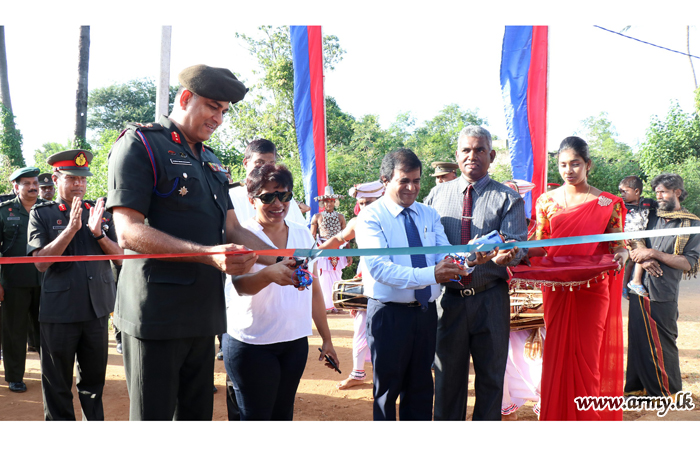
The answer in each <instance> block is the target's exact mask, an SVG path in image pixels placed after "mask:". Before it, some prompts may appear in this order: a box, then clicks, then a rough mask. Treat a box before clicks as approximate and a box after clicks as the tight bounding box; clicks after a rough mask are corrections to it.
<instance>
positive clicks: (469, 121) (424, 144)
mask: <svg viewBox="0 0 700 450" xmlns="http://www.w3.org/2000/svg"><path fill="white" fill-rule="evenodd" d="M467 125H488V123H487V121H486V119H484V118H481V117H479V110H478V109H474V110H470V109H466V110H463V109H462V108H460V106H459V105H457V104H456V103H452V104H450V105H446V106H445V107H444V108H443V109H442V110H441V111H440V112H439V113H438V115H437V116H435V117H434V118H432V119H431V120H428V121H427V122H426V123H425V124H424V125H423V126H421V127H418V128H417V129H416V130H415V131H414V132H413V135H412V136H411V137H410V138H408V141H407V145H408V147H409V148H411V149H412V150H413V151H415V152H416V154H417V155H418V157H419V158H420V159H421V161H422V162H423V163H424V167H423V173H424V175H425V176H424V177H423V183H422V184H421V190H420V194H419V196H418V198H424V197H425V196H426V195H428V193H429V192H430V190H431V189H432V188H433V187H434V186H435V178H434V177H431V176H429V175H428V173H429V171H430V170H431V167H430V163H431V162H433V161H454V160H455V151H456V150H457V141H458V139H459V132H460V131H462V128H464V127H466V126H467Z"/></svg>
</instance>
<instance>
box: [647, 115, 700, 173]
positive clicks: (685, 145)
mask: <svg viewBox="0 0 700 450" xmlns="http://www.w3.org/2000/svg"><path fill="white" fill-rule="evenodd" d="M639 154H640V162H641V166H642V168H643V169H644V171H645V172H646V173H655V172H657V171H658V170H661V169H663V168H664V167H667V166H670V165H673V164H679V163H682V162H683V161H686V160H688V159H689V158H691V157H697V156H700V116H698V112H697V111H696V112H692V113H685V112H683V110H682V109H681V107H680V105H679V104H678V103H677V102H676V103H674V104H671V107H670V108H669V111H668V114H667V115H666V117H665V118H664V119H660V118H659V117H656V116H655V117H654V118H653V119H652V122H651V125H650V126H649V128H648V129H647V133H646V139H645V141H644V142H643V143H642V145H641V149H640V152H639Z"/></svg>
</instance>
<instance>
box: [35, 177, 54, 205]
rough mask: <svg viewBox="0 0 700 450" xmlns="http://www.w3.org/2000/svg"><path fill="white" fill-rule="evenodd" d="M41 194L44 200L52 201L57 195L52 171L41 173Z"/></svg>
mask: <svg viewBox="0 0 700 450" xmlns="http://www.w3.org/2000/svg"><path fill="white" fill-rule="evenodd" d="M39 191H40V193H39V195H40V196H41V198H43V199H44V200H46V201H48V202H50V201H52V200H53V197H54V195H56V186H55V185H54V184H53V178H52V177H51V174H50V173H40V174H39Z"/></svg>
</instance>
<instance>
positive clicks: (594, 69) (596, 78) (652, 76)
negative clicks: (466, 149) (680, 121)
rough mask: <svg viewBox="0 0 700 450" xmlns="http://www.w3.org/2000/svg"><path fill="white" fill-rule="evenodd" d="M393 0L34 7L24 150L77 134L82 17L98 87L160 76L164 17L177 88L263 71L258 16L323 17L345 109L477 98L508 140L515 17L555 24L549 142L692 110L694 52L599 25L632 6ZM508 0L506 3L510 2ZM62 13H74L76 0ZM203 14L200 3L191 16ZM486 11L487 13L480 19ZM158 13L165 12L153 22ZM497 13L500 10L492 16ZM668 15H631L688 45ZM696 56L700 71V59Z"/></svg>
mask: <svg viewBox="0 0 700 450" xmlns="http://www.w3.org/2000/svg"><path fill="white" fill-rule="evenodd" d="M30 3H31V2H30ZM178 3H179V2H171V3H168V4H169V5H176V4H178ZM214 3H216V2H214ZM306 3H308V4H311V5H320V4H324V3H323V2H306ZM88 4H90V5H93V3H88ZM389 4H390V5H393V7H391V6H386V5H385V4H381V6H379V3H377V4H376V5H375V4H374V2H365V1H360V2H356V3H353V4H352V5H354V6H350V5H351V4H350V3H343V5H346V6H342V7H339V6H335V7H331V9H328V8H326V9H325V10H324V12H323V13H319V14H309V15H308V16H307V15H305V14H300V13H299V12H298V11H297V12H288V11H289V10H287V9H284V8H285V7H282V6H280V5H282V4H279V3H276V2H266V1H262V0H261V1H259V2H258V3H256V5H258V7H257V8H256V9H251V7H246V8H248V9H247V10H245V9H244V10H240V11H239V9H238V7H237V6H236V7H234V6H230V5H231V3H225V5H228V6H221V7H219V8H212V9H213V10H214V11H216V12H217V14H216V16H215V17H216V18H217V19H220V20H217V21H211V19H209V20H207V21H205V22H199V24H198V25H197V26H193V24H191V23H189V22H187V21H185V19H186V17H188V16H183V15H182V14H174V15H173V12H172V11H170V13H169V14H166V15H164V16H163V15H159V14H156V13H155V12H154V11H156V12H157V11H158V10H156V9H153V8H151V9H148V8H146V9H144V10H141V11H134V9H133V8H129V9H123V8H115V9H113V10H105V11H103V12H102V13H100V14H87V15H85V13H83V14H81V15H78V16H77V17H71V18H70V20H52V11H51V10H47V12H46V14H45V15H42V17H41V18H40V19H36V18H35V17H32V19H31V20H29V19H27V17H26V15H23V14H18V15H13V14H8V16H7V17H10V19H9V20H6V21H5V39H6V49H7V58H8V67H9V79H10V90H11V98H12V104H13V108H14V113H15V115H16V116H17V125H18V127H19V129H20V130H21V132H22V134H23V136H24V146H23V148H24V153H25V158H26V159H27V162H28V163H30V162H31V160H32V159H33V152H34V150H35V149H37V148H39V147H40V146H41V145H42V144H43V143H45V142H59V143H66V142H67V141H68V140H69V139H70V137H71V135H72V131H73V122H74V112H73V111H74V103H75V89H76V84H77V42H78V34H79V29H78V26H79V24H81V23H83V24H89V25H91V46H90V73H89V81H88V85H89V88H90V89H94V88H97V87H102V86H107V85H109V84H112V83H115V82H117V83H122V82H126V81H128V80H131V79H134V78H142V77H151V78H155V77H156V76H157V73H158V72H157V71H158V65H159V59H158V55H159V49H160V26H161V25H162V24H173V29H172V56H171V84H177V73H178V72H179V71H180V70H182V69H183V68H185V67H187V66H189V65H192V64H198V63H205V64H208V65H212V66H219V67H227V68H230V69H231V70H233V71H234V72H237V73H240V74H241V76H242V78H243V79H244V80H245V79H248V80H252V79H254V78H255V75H254V74H253V73H252V71H253V70H254V69H255V68H256V66H255V59H254V58H253V57H251V56H250V55H248V53H247V52H246V50H245V49H244V48H242V47H241V45H240V42H239V41H238V40H236V39H235V38H234V36H233V34H234V32H235V31H238V32H243V33H247V34H251V33H255V32H256V27H257V26H258V25H260V24H273V25H282V24H285V25H286V24H289V23H293V24H300V23H309V24H319V23H320V24H321V25H323V27H324V28H323V31H324V33H325V34H335V35H337V36H338V38H339V40H340V44H341V46H342V48H343V49H345V50H346V54H345V55H344V59H343V61H342V62H340V63H339V64H338V65H337V67H336V70H335V71H333V72H329V73H326V85H325V86H326V95H329V96H333V97H335V98H336V100H337V101H338V104H339V105H340V107H341V108H342V109H343V110H344V111H346V112H348V113H350V114H352V115H354V116H355V117H357V118H359V117H361V116H362V115H364V114H377V115H379V117H380V120H381V123H382V124H383V125H384V126H388V125H389V124H390V123H391V122H392V121H393V120H394V119H395V118H396V116H397V114H398V113H400V112H410V113H411V114H412V115H413V117H414V118H415V119H416V123H417V124H418V125H420V124H421V123H422V122H423V121H425V120H429V119H430V118H432V117H434V116H435V115H436V114H437V113H438V112H439V111H440V109H441V108H443V107H444V106H445V105H447V104H450V103H457V104H458V105H460V106H461V107H462V108H469V109H475V108H478V109H479V112H480V115H481V116H483V117H485V118H486V119H487V120H488V128H489V129H490V130H491V131H492V133H493V134H495V135H498V136H499V137H501V138H505V137H506V135H507V132H506V125H505V119H504V113H503V101H502V98H501V91H500V85H499V70H500V59H501V46H502V39H503V31H504V23H512V24H518V23H527V22H528V21H529V22H530V23H550V24H551V25H550V41H549V42H550V52H549V58H550V59H549V61H550V62H549V65H550V67H549V70H550V71H549V101H548V113H549V114H548V117H549V119H548V120H549V127H548V138H547V142H548V148H549V149H556V148H557V147H558V143H559V142H560V141H561V140H562V139H563V138H564V137H566V136H568V135H571V134H573V133H574V132H576V131H577V129H579V128H580V121H581V120H582V119H584V118H586V117H588V116H591V115H597V114H598V113H600V112H602V111H606V112H608V114H609V118H610V120H611V121H612V123H613V125H614V126H615V127H616V129H617V131H618V133H619V138H620V139H621V140H622V141H623V142H625V143H627V144H629V145H631V146H633V147H636V146H637V145H638V144H639V143H640V142H641V141H643V139H644V133H645V130H646V129H647V127H648V125H649V123H650V119H651V117H652V116H653V115H661V116H663V115H665V113H666V112H667V110H668V108H669V105H670V103H671V101H675V100H678V101H679V102H680V104H681V106H682V107H683V109H684V110H686V111H691V110H692V107H693V106H692V105H693V89H694V83H693V77H692V72H691V68H690V63H689V60H688V57H686V56H683V55H679V54H675V53H671V52H668V51H665V50H661V49H657V48H654V47H651V46H648V45H644V44H641V43H638V42H635V41H632V40H630V39H625V38H623V37H620V36H617V35H614V34H611V33H608V32H605V31H602V30H600V29H597V28H594V27H593V26H592V24H594V23H595V24H598V25H601V26H603V27H605V28H610V29H613V30H617V31H619V30H621V29H622V28H623V27H624V26H626V25H630V24H633V20H634V19H635V17H637V16H636V15H635V14H634V13H633V12H632V13H630V14H629V20H628V14H624V15H622V14H621V13H617V14H615V11H614V10H611V12H612V13H611V14H601V15H600V16H598V15H597V14H591V9H592V8H595V5H597V4H598V2H593V3H587V4H586V5H587V6H586V9H585V10H581V11H580V13H581V14H580V15H578V14H577V13H576V11H577V10H575V9H570V10H568V13H569V14H576V16H577V18H582V19H587V20H588V21H587V23H585V24H579V23H577V24H574V25H571V24H566V23H567V20H568V19H566V18H565V17H564V16H556V15H555V16H551V17H553V18H550V19H549V20H545V19H547V18H549V17H550V15H544V14H543V15H542V16H540V15H538V14H533V13H532V11H531V12H529V14H524V15H518V14H517V10H510V11H509V12H508V13H505V14H501V13H500V12H499V11H498V10H496V9H494V8H493V7H491V8H490V9H483V8H482V7H478V8H480V9H476V7H470V6H468V5H466V6H464V5H463V6H459V7H454V6H449V5H452V4H453V3H452V2H442V1H435V2H410V1H408V2H403V3H401V4H400V5H401V6H400V7H399V6H398V5H399V4H392V3H389ZM499 4H500V3H499ZM509 4H510V3H509V2H505V3H503V5H504V8H507V5H509ZM533 4H538V2H534V3H533ZM601 4H605V2H601ZM665 4H666V7H665V8H664V9H663V10H661V11H660V12H659V17H661V18H662V17H664V14H666V15H667V14H669V12H674V14H676V16H675V17H676V20H677V19H678V18H679V16H678V14H679V13H683V14H682V15H681V16H680V17H698V16H697V15H692V14H690V13H689V11H688V10H686V9H685V7H683V6H682V3H678V2H674V1H670V2H666V3H665ZM26 5H27V4H25V6H26ZM188 5H192V3H188ZM274 5H277V9H276V8H275V7H274ZM429 5H430V6H429ZM582 5H583V4H582ZM674 8H675V9H674ZM694 8H697V7H694ZM608 9H609V8H608ZM246 11H247V12H248V13H247V14H243V15H239V14H238V13H239V12H244V13H245V12H246ZM623 11H627V10H623ZM13 12H14V11H13ZM54 12H56V14H63V17H64V18H67V17H70V16H66V13H67V8H62V9H60V10H56V11H54ZM202 12H203V11H202V8H196V7H195V8H194V12H193V17H195V16H197V15H198V14H202ZM20 13H26V11H20ZM485 14H486V15H487V16H488V18H489V19H488V20H482V21H480V20H478V18H479V17H482V16H484V15H485ZM153 15H155V16H156V17H159V18H161V17H162V18H161V20H159V21H158V22H156V23H151V21H150V17H151V16H153ZM243 16H245V20H243ZM248 17H250V20H249V19H248ZM307 17H308V20H305V19H306V18H307ZM540 17H542V19H539V18H540ZM496 18H499V19H501V18H502V19H503V20H499V22H495V19H496ZM229 19H230V20H229ZM266 19H269V20H266ZM285 19H287V20H285ZM658 22H659V21H658V20H657V21H655V22H654V23H649V22H648V19H647V21H646V22H644V21H643V20H642V21H641V22H640V23H643V24H642V25H632V28H630V29H629V30H628V31H627V32H626V34H629V35H631V36H634V37H636V38H639V39H643V40H647V41H651V42H654V43H656V44H659V45H662V46H666V47H670V48H672V49H676V50H680V51H685V48H686V33H685V25H683V24H674V23H666V22H664V23H662V24H659V23H658ZM644 23H646V24H644ZM690 49H691V53H693V54H695V55H700V27H697V26H691V41H690ZM694 62H695V67H696V69H695V70H696V76H697V77H698V79H699V80H700V60H697V59H696V60H695V61H694Z"/></svg>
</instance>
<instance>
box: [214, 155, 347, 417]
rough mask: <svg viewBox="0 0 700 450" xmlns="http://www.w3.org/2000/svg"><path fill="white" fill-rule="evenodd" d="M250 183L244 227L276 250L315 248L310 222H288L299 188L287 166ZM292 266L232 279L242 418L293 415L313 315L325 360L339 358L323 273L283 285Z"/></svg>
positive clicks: (267, 168)
mask: <svg viewBox="0 0 700 450" xmlns="http://www.w3.org/2000/svg"><path fill="white" fill-rule="evenodd" d="M246 185H247V188H248V196H249V198H250V201H251V203H252V204H253V207H254V208H255V211H256V215H255V217H253V218H251V219H249V220H247V221H246V222H244V223H242V226H243V227H245V228H247V229H249V230H251V231H252V232H253V233H254V234H256V235H257V236H258V237H260V239H262V240H263V241H264V242H266V243H267V244H269V245H270V246H272V247H274V248H279V249H285V248H311V247H312V246H313V244H314V239H313V238H312V237H311V233H310V232H309V230H308V229H307V228H306V227H304V226H303V225H298V224H296V223H294V222H288V221H286V220H285V217H286V216H287V212H288V210H289V202H290V201H291V200H292V188H293V179H292V174H291V173H290V172H289V170H288V169H287V168H286V167H285V166H283V165H277V166H273V165H264V166H262V167H259V168H256V169H255V170H253V171H252V172H251V173H250V174H249V175H248V178H247V180H246ZM293 267H294V260H293V259H286V260H285V261H282V262H279V263H277V264H273V265H271V266H263V265H261V264H255V265H254V266H253V267H252V268H251V270H250V272H249V273H248V274H246V275H241V276H238V277H233V278H232V279H231V283H227V286H226V287H227V289H226V303H227V313H226V316H227V321H228V327H227V334H225V335H224V342H223V350H224V364H225V366H226V372H227V373H228V375H229V377H230V378H231V380H232V381H233V385H234V389H235V392H236V401H237V403H238V407H239V408H240V412H241V420H292V418H293V413H294V397H295V395H296V391H297V387H298V386H299V380H300V379H301V375H302V374H303V372H304V368H305V367H306V359H307V356H308V352H309V344H308V340H307V336H310V335H311V334H312V330H311V320H312V318H313V321H314V323H315V324H316V329H317V330H318V333H319V335H320V336H321V339H322V340H323V345H322V346H321V354H320V356H319V360H323V357H324V356H325V355H328V356H329V357H330V358H332V359H333V360H334V361H335V362H336V363H337V362H338V356H337V355H336V353H335V349H334V348H333V344H332V342H331V333H330V329H329V328H328V322H327V319H326V308H325V305H324V303H323V293H322V292H321V288H320V286H319V283H318V279H317V277H316V274H315V273H314V279H313V283H312V285H311V289H305V288H300V289H297V288H295V287H294V286H289V285H287V286H280V285H279V284H276V281H278V280H281V279H283V278H286V277H290V276H291V273H292V269H293ZM314 272H315V270H314ZM326 365H327V366H328V367H331V365H330V364H328V363H326Z"/></svg>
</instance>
